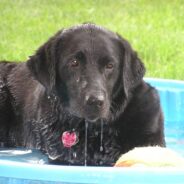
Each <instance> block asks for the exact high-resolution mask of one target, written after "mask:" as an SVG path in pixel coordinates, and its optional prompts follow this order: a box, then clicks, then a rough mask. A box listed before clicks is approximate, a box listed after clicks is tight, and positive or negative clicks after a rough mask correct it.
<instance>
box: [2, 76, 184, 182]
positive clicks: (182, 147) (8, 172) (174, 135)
mask: <svg viewBox="0 0 184 184" xmlns="http://www.w3.org/2000/svg"><path fill="white" fill-rule="evenodd" d="M145 80H146V81H147V82H149V83H150V84H152V85H153V86H155V87H156V88H157V89H158V90H159V94H160V97H161V104H162V107H163V111H164V115H165V132H166V142H167V146H168V147H170V148H172V149H174V150H175V151H177V152H179V153H180V154H182V155H183V156H184V82H181V81H175V80H160V79H145ZM46 162H47V158H46V157H45V156H43V155H42V154H41V153H39V152H37V151H34V150H32V151H30V150H23V151H21V150H4V151H2V150H0V184H71V183H72V184H84V183H85V184H87V183H89V184H97V183H101V184H110V183H111V184H114V183H117V184H121V183H128V184H131V183H146V184H148V183H161V184H163V183H167V184H168V183H172V184H173V183H174V184H176V183H184V169H181V168H159V169H158V168H110V167H77V166H76V167H75V166H52V165H43V164H42V163H46ZM38 163H39V164H38Z"/></svg>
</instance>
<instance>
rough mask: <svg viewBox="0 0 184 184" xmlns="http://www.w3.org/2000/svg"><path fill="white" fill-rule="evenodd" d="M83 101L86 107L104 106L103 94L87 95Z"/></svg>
mask: <svg viewBox="0 0 184 184" xmlns="http://www.w3.org/2000/svg"><path fill="white" fill-rule="evenodd" d="M85 100H86V104H87V105H88V106H97V107H102V106H103V104H104V100H105V96H104V95H103V94H99V95H87V96H86V99H85Z"/></svg>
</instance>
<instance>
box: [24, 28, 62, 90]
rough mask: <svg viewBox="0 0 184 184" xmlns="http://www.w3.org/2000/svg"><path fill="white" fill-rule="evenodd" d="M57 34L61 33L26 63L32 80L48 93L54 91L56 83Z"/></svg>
mask: <svg viewBox="0 0 184 184" xmlns="http://www.w3.org/2000/svg"><path fill="white" fill-rule="evenodd" d="M58 34H61V31H60V32H58V33H57V34H56V35H55V36H53V37H52V38H50V39H49V40H48V41H47V42H46V43H45V44H44V45H42V46H41V47H40V48H39V49H38V50H37V52H36V54H35V55H33V56H31V57H30V59H29V60H28V62H27V66H28V68H29V70H30V71H31V73H32V74H33V76H34V78H35V79H36V80H38V81H39V82H40V83H41V84H42V85H43V86H44V87H45V88H46V90H47V92H48V93H49V92H51V91H52V90H53V89H54V87H55V82H56V59H57V58H56V52H57V43H58Z"/></svg>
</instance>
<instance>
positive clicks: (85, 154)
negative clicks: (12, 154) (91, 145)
mask: <svg viewBox="0 0 184 184" xmlns="http://www.w3.org/2000/svg"><path fill="white" fill-rule="evenodd" d="M87 154H88V122H87V121H85V147H84V165H85V166H87Z"/></svg>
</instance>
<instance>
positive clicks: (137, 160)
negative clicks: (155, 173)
mask: <svg viewBox="0 0 184 184" xmlns="http://www.w3.org/2000/svg"><path fill="white" fill-rule="evenodd" d="M132 166H148V167H184V158H183V157H182V156H180V155H179V154H178V153H176V152H175V151H173V150H171V149H169V148H163V147H158V146H155V147H137V148H134V149H133V150H131V151H129V152H127V153H125V154H123V155H122V156H121V157H120V158H119V160H118V161H117V162H116V164H115V167H132Z"/></svg>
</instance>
